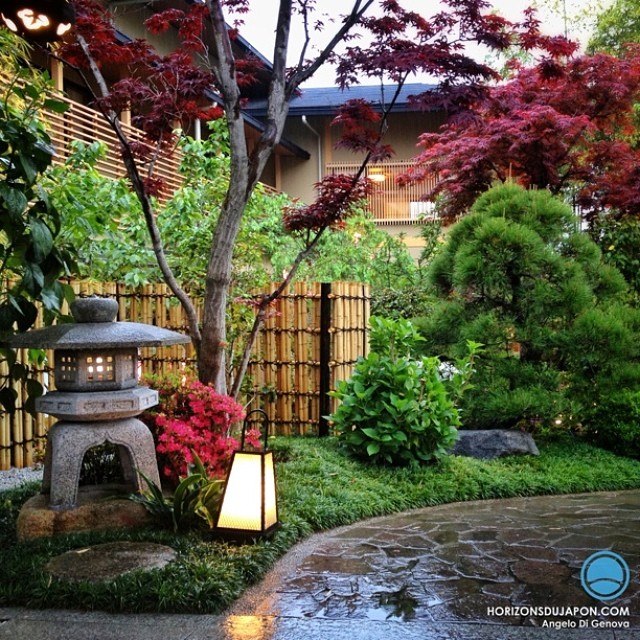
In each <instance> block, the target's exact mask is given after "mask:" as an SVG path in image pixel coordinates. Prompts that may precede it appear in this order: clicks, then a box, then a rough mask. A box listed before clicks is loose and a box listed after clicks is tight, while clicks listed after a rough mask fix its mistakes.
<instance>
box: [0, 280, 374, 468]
mask: <svg viewBox="0 0 640 640" xmlns="http://www.w3.org/2000/svg"><path fill="white" fill-rule="evenodd" d="M72 285H73V287H74V290H75V291H76V294H83V295H91V294H96V295H110V296H112V297H114V298H116V299H117V300H118V302H119V312H118V319H119V320H128V321H133V322H145V323H148V324H153V325H156V326H158V327H163V328H167V329H172V330H174V331H181V332H186V326H187V323H186V321H185V319H184V316H183V313H182V309H181V307H180V306H179V305H178V304H176V302H175V298H174V296H173V295H172V294H171V292H170V291H169V290H168V288H167V287H166V286H165V285H163V284H157V285H149V286H146V287H143V288H141V289H136V290H133V289H130V288H127V287H125V286H123V285H120V284H115V283H107V284H105V283H95V282H73V283H72ZM368 318H369V293H368V287H366V286H365V285H362V284H356V283H345V282H337V283H333V284H331V285H327V284H318V283H296V284H295V285H293V286H292V287H291V288H290V289H289V290H287V291H285V293H284V295H283V296H282V297H281V298H280V299H279V300H278V301H277V302H276V303H275V306H274V310H273V313H272V314H271V317H270V318H269V319H268V321H267V323H266V326H265V328H264V330H263V332H262V333H261V335H260V337H259V340H258V344H257V345H256V348H255V350H254V356H253V359H252V362H251V364H250V367H249V371H248V376H249V377H248V383H249V385H248V386H249V387H250V388H252V389H253V393H250V397H249V398H247V399H246V400H247V401H249V400H250V401H251V404H250V408H257V407H260V408H263V409H264V410H265V411H266V412H267V414H268V415H269V418H270V421H271V427H272V432H273V433H276V434H279V435H294V434H317V433H323V432H326V430H327V425H326V422H325V421H323V420H322V416H324V415H327V414H328V413H330V412H331V410H332V409H333V406H334V405H333V400H332V399H331V398H329V396H327V395H326V392H327V391H329V390H330V389H332V388H334V385H335V382H336V381H337V380H339V379H344V378H348V377H349V375H350V372H351V369H352V367H353V364H354V363H355V361H356V360H357V358H358V357H359V356H361V355H364V354H365V351H366V346H367V330H366V327H367V322H368ZM140 356H141V358H140V365H141V369H142V371H144V372H154V373H162V372H169V371H176V370H180V368H181V367H184V366H185V365H186V364H189V363H192V362H193V361H194V352H193V348H192V347H191V345H187V346H182V345H179V346H173V347H163V348H157V349H155V348H154V349H142V350H141V354H140ZM19 357H20V359H21V360H22V361H23V362H26V358H27V354H26V353H25V352H22V353H20V354H19ZM47 363H51V364H52V363H53V354H52V353H51V352H49V353H48V354H47ZM50 372H51V370H50V369H49V368H48V366H46V365H45V366H44V367H42V368H41V369H39V370H38V371H37V374H36V377H37V378H38V379H39V381H40V382H41V383H42V384H43V385H44V386H45V388H48V389H50V390H51V389H53V388H54V380H53V377H52V376H51V373H50ZM7 373H8V371H7V366H6V363H5V362H0V378H2V377H5V378H6V376H7ZM15 388H16V391H17V393H18V400H17V406H18V410H17V411H16V412H15V413H14V414H12V415H9V414H6V413H0V469H8V468H10V467H12V466H13V467H23V466H30V465H31V464H33V462H34V460H35V458H36V455H37V452H38V450H41V449H42V448H43V447H44V439H45V437H46V434H47V430H48V428H49V426H50V425H51V424H52V423H53V422H54V420H53V419H52V418H50V417H48V416H45V415H43V414H37V415H36V416H33V415H31V414H29V413H28V412H26V411H24V410H23V409H22V406H23V401H24V393H23V389H22V388H21V387H20V386H19V385H17V386H16V387H15Z"/></svg>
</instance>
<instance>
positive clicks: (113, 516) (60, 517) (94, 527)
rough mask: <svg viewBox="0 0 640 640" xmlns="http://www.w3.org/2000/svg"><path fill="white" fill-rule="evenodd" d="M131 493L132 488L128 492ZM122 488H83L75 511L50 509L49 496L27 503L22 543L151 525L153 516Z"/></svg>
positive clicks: (20, 519) (20, 525)
mask: <svg viewBox="0 0 640 640" xmlns="http://www.w3.org/2000/svg"><path fill="white" fill-rule="evenodd" d="M130 492H131V489H130V488H129V490H128V493H130ZM126 494H127V491H126V490H125V493H123V490H122V488H121V487H117V486H114V485H98V486H91V487H81V488H80V491H79V493H78V506H77V507H76V508H75V509H67V510H63V511H57V510H54V509H50V508H49V496H48V495H46V494H39V495H37V496H33V498H30V499H29V500H27V502H25V504H24V506H23V507H22V509H21V511H20V514H19V515H18V521H17V535H18V539H19V540H27V539H29V538H42V537H50V536H53V535H56V534H66V533H72V532H77V531H99V530H104V529H135V528H140V527H145V526H148V525H149V524H151V522H152V516H151V514H150V513H149V512H148V511H147V510H146V509H145V508H144V507H143V506H142V505H141V504H137V503H135V502H132V501H131V500H129V499H127V497H126Z"/></svg>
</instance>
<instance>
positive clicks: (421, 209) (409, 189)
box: [326, 160, 436, 225]
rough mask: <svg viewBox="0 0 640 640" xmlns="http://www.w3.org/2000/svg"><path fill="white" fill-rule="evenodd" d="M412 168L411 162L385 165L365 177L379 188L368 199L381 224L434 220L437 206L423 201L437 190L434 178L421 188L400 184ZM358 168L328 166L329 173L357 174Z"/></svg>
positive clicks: (338, 165) (349, 165)
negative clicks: (429, 192)
mask: <svg viewBox="0 0 640 640" xmlns="http://www.w3.org/2000/svg"><path fill="white" fill-rule="evenodd" d="M412 167H413V162H412V161H411V160H404V161H403V160H401V161H397V162H384V163H380V164H374V165H370V166H369V167H367V170H366V173H365V176H366V177H368V178H369V179H371V180H372V181H373V182H374V184H375V185H376V189H375V192H374V193H373V195H371V196H370V197H369V203H368V205H369V211H370V212H371V215H372V216H373V219H374V220H375V222H377V223H378V224H383V225H391V224H396V223H402V224H418V223H420V222H421V221H422V220H424V219H425V218H426V219H429V218H433V216H434V204H433V203H432V202H426V201H425V200H423V197H424V194H425V193H427V192H428V191H429V190H430V189H431V188H433V187H434V186H435V183H436V176H435V175H433V176H429V177H428V178H427V179H426V180H425V181H423V182H421V183H419V184H409V185H406V186H400V185H399V184H398V177H399V176H401V175H402V174H404V173H406V172H407V171H408V170H409V169H411V168H412ZM359 168H360V165H359V164H348V163H332V164H328V165H327V166H326V173H327V174H328V175H333V174H338V173H346V174H350V173H351V174H354V173H356V171H358V169H359Z"/></svg>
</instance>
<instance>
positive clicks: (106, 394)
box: [6, 298, 189, 537]
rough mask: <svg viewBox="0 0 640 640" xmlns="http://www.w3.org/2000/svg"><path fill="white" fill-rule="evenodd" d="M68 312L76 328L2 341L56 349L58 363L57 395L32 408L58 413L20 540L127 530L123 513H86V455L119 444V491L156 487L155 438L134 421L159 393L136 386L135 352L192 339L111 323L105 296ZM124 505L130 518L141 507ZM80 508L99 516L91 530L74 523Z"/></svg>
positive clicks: (113, 310)
mask: <svg viewBox="0 0 640 640" xmlns="http://www.w3.org/2000/svg"><path fill="white" fill-rule="evenodd" d="M71 311H72V314H73V316H74V318H75V320H76V322H75V323H73V324H63V325H56V326H53V327H46V328H44V329H37V330H34V331H29V332H27V333H24V334H21V335H17V336H13V337H12V338H11V339H10V340H9V341H7V343H6V344H7V345H8V346H11V347H28V348H45V349H53V350H54V360H55V362H54V378H55V384H56V388H57V390H56V391H52V392H49V393H47V394H45V395H44V396H42V397H41V398H38V399H37V400H36V410H37V411H40V412H42V413H47V414H49V415H52V416H55V417H56V418H58V420H59V422H57V423H56V424H54V425H53V427H51V429H50V430H49V434H48V437H47V447H46V453H45V463H44V479H43V483H42V496H38V497H37V498H34V499H32V501H33V504H30V503H29V502H28V503H27V504H26V505H25V508H24V509H23V512H24V514H25V515H24V517H23V513H22V512H21V514H20V518H19V520H18V533H19V536H20V537H32V536H34V535H50V534H52V533H55V532H59V531H71V530H81V529H87V528H104V527H105V525H107V526H127V522H128V521H130V520H131V516H130V515H126V516H124V521H123V520H122V518H118V513H117V512H115V516H116V517H115V519H114V521H113V524H112V525H108V524H107V523H105V522H104V520H105V518H104V509H102V510H101V509H100V508H98V509H97V512H96V504H94V503H96V500H90V501H89V505H88V507H89V508H87V504H86V500H84V503H83V500H82V499H81V496H79V481H80V471H81V468H82V461H83V459H84V455H85V453H86V452H87V451H88V450H89V449H91V448H93V447H96V446H99V445H101V444H104V443H106V442H109V443H112V444H114V445H116V447H117V449H118V452H119V456H120V463H121V466H122V474H123V477H124V481H125V485H126V487H124V488H123V487H120V488H119V489H120V491H122V490H123V489H124V491H125V492H126V493H134V492H137V493H139V492H141V491H143V490H144V489H145V488H146V484H145V481H144V478H143V475H144V476H145V477H146V478H148V479H149V480H151V481H152V482H155V483H156V484H158V485H159V484H160V477H159V473H158V465H157V462H156V454H155V445H154V441H153V436H152V434H151V432H150V431H149V429H148V428H147V426H146V425H145V424H144V423H143V422H141V421H140V420H138V419H137V418H136V416H138V415H140V414H141V413H142V412H143V411H145V410H146V409H148V408H150V407H153V406H154V405H156V404H157V403H158V393H157V392H156V391H154V390H152V389H149V388H147V387H143V386H138V348H139V347H145V346H164V345H174V344H185V343H188V342H189V338H188V337H187V336H184V335H182V334H180V333H176V332H174V331H167V330H165V329H159V328H157V327H153V326H151V325H145V324H140V323H135V322H116V321H115V318H116V316H117V312H118V305H117V302H116V301H115V300H112V299H109V298H81V299H78V300H76V301H75V302H74V303H73V304H72V305H71ZM85 493H93V495H94V497H95V496H99V498H100V500H101V499H102V498H103V497H104V493H105V488H104V487H102V488H100V487H94V488H93V490H92V491H88V492H87V491H85ZM107 493H108V491H107ZM109 502H110V501H107V502H105V503H104V504H105V505H107V506H106V509H107V510H108V511H110V512H112V511H113V504H112V503H110V504H108V503H109ZM121 502H122V501H121ZM126 502H127V503H129V504H127V505H126V509H124V505H123V513H124V512H126V514H130V513H131V508H132V507H140V505H135V504H134V503H132V502H131V501H128V500H127V501H126ZM98 503H99V500H98ZM43 510H44V513H43ZM81 510H84V511H85V512H89V513H93V512H96V513H95V515H93V516H91V517H90V518H89V519H92V518H94V517H95V519H96V520H97V522H96V523H95V524H96V526H95V527H93V526H88V523H87V522H86V517H85V515H86V514H80V517H79V521H80V522H79V523H78V522H76V523H75V524H73V523H74V521H77V520H78V518H75V517H74V514H73V513H72V512H73V511H81ZM101 511H102V517H101V515H100V512H101ZM56 514H57V515H56ZM112 515H113V514H112ZM100 520H102V522H100ZM43 522H44V524H43ZM36 523H39V524H38V525H37V526H36ZM65 523H66V524H65ZM43 529H44V530H43Z"/></svg>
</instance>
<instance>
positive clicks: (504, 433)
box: [451, 429, 540, 460]
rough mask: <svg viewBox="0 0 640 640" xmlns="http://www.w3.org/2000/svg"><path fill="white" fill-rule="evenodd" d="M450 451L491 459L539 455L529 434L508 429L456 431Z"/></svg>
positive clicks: (457, 454)
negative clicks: (456, 436) (455, 437)
mask: <svg viewBox="0 0 640 640" xmlns="http://www.w3.org/2000/svg"><path fill="white" fill-rule="evenodd" d="M451 453H452V454H453V455H456V456H467V457H470V458H482V459H483V460H491V459H493V458H500V457H502V456H512V455H534V456H537V455H539V453H540V452H539V451H538V447H537V446H536V443H535V442H534V440H533V438H532V437H531V434H529V433H526V432H524V431H511V430H508V429H477V430H472V429H469V430H466V429H465V430H461V431H459V432H458V440H457V441H456V443H455V445H454V446H453V449H452V450H451Z"/></svg>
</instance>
